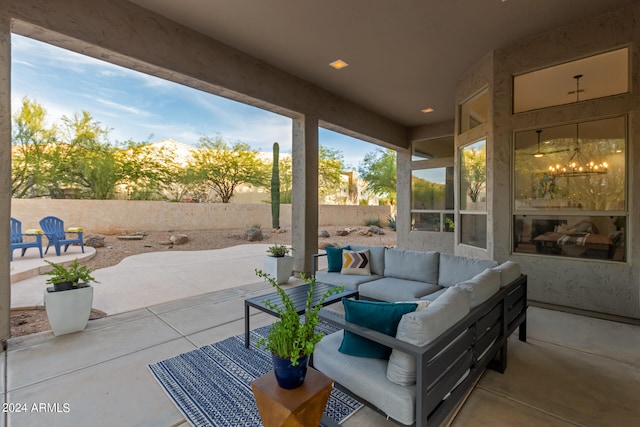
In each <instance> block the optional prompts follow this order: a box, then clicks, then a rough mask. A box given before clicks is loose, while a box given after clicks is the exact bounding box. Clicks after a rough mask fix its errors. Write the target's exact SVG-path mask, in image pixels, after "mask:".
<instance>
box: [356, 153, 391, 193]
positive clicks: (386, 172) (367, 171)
mask: <svg viewBox="0 0 640 427" xmlns="http://www.w3.org/2000/svg"><path fill="white" fill-rule="evenodd" d="M358 173H359V174H360V178H361V179H363V180H364V181H366V182H367V185H368V188H369V190H371V192H372V193H373V194H375V195H377V196H378V197H384V198H388V199H389V200H390V202H391V204H395V202H396V153H395V151H393V150H383V149H377V150H376V151H374V152H371V153H367V154H365V156H364V159H363V160H362V162H361V163H360V166H359V167H358Z"/></svg>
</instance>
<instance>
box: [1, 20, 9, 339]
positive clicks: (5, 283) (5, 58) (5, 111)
mask: <svg viewBox="0 0 640 427" xmlns="http://www.w3.org/2000/svg"><path fill="white" fill-rule="evenodd" d="M0 13H2V12H0ZM10 76H11V21H10V20H9V18H8V17H7V15H5V14H3V15H0V341H1V342H2V347H3V349H5V347H6V342H7V340H8V339H9V338H10V337H11V283H10V272H9V218H10V217H11V83H10Z"/></svg>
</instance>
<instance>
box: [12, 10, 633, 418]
mask: <svg viewBox="0 0 640 427" xmlns="http://www.w3.org/2000/svg"><path fill="white" fill-rule="evenodd" d="M178 3H179V4H180V5H179V6H178ZM270 3H271V2H264V4H262V3H261V4H260V5H259V6H257V5H252V6H249V3H247V4H246V5H243V6H241V5H237V2H222V1H218V2H199V1H192V2H190V3H189V4H188V5H185V4H183V2H169V1H153V0H135V1H126V0H115V1H106V0H105V1H96V2H86V1H81V0H57V1H48V2H42V1H37V0H7V1H5V2H4V3H3V4H4V5H5V7H4V8H2V10H0V223H5V224H9V218H10V216H11V184H10V183H11V179H10V176H11V159H10V157H11V156H10V155H9V154H8V153H10V152H11V140H12V138H11V136H12V133H11V132H12V129H11V114H12V111H11V79H12V77H13V76H12V72H11V67H10V64H11V61H10V58H11V34H12V33H17V34H21V35H24V36H27V37H32V38H35V39H37V40H41V41H44V42H47V43H52V44H55V45H57V46H60V47H64V48H67V49H71V50H74V51H76V52H80V53H83V54H86V55H90V56H94V57H97V58H101V59H104V60H107V61H109V62H112V63H115V64H118V65H122V66H125V67H128V68H131V69H134V70H138V71H141V72H144V73H148V74H151V75H155V76H158V77H162V78H164V79H167V80H171V81H174V82H177V83H181V84H185V85H188V86H190V87H193V88H196V89H199V90H202V91H206V92H209V93H213V94H216V95H221V96H225V97H228V98H230V99H234V100H237V101H240V102H244V103H247V104H250V105H253V106H257V107H260V108H264V109H267V110H269V111H272V112H276V113H279V114H282V115H284V116H287V117H290V118H291V119H292V122H293V126H292V142H293V153H292V156H293V178H294V179H293V197H292V221H293V234H292V238H293V241H292V243H293V246H294V247H295V248H296V252H295V258H296V259H295V266H294V268H295V270H296V271H299V272H309V271H310V270H311V254H313V253H315V252H317V247H318V237H317V231H318V230H317V229H318V197H317V190H318V175H317V171H318V129H319V127H323V128H327V129H330V130H334V131H337V132H342V133H345V134H347V135H350V136H354V137H356V138H360V139H363V140H365V141H368V142H372V143H375V144H378V145H380V146H382V147H386V148H391V149H393V150H395V151H396V152H397V204H398V206H397V218H398V219H397V227H398V228H397V230H398V246H399V247H400V248H402V249H411V250H437V251H440V252H445V253H454V254H456V255H462V256H471V257H477V258H487V259H494V260H496V261H499V262H504V261H506V260H513V261H516V262H518V263H519V264H520V265H521V269H522V271H523V272H524V273H526V274H528V276H529V288H528V289H529V300H530V301H531V302H532V304H537V305H538V307H531V308H530V310H529V322H528V323H529V328H528V330H529V342H527V343H521V342H518V341H517V340H514V341H513V343H510V347H509V355H510V362H509V368H508V370H507V372H506V374H505V375H499V374H496V373H494V372H489V373H486V374H485V375H484V377H483V378H482V380H481V381H480V382H479V383H478V385H477V386H476V387H475V389H474V391H473V392H472V393H471V395H470V397H469V398H468V399H467V400H466V402H465V404H464V405H463V407H462V409H461V410H460V411H459V412H458V413H457V414H456V415H455V417H454V419H453V421H452V422H453V425H471V424H473V425H496V424H502V425H540V424H542V425H545V424H546V425H612V426H614V425H615V426H617V425H635V424H638V423H639V421H640V420H639V418H640V417H639V414H638V408H639V407H640V405H639V403H640V401H639V400H638V397H637V393H635V390H636V389H637V387H638V383H639V382H640V379H639V378H638V372H639V365H640V363H639V362H640V361H639V360H638V354H640V351H638V350H640V348H639V346H640V336H639V332H638V328H639V326H638V324H639V323H640V263H639V262H638V261H639V260H640V244H639V242H640V226H639V224H638V220H639V218H638V215H636V214H633V215H632V213H635V212H638V203H639V200H638V188H640V174H638V173H637V172H636V171H637V170H638V169H639V167H640V150H639V149H638V141H640V126H638V117H639V116H638V115H639V114H640V92H639V91H638V87H640V31H638V23H639V22H640V3H639V2H638V1H633V0H615V1H607V2H602V1H600V0H581V1H579V2H572V3H571V4H569V3H568V2H567V3H566V4H565V3H562V4H558V2H555V1H552V0H545V1H544V2H543V3H544V4H543V3H540V2H539V1H524V2H517V1H511V0H510V1H499V0H482V1H479V2H473V6H469V5H468V4H467V5H462V2H448V3H447V4H446V5H440V6H438V7H436V6H435V5H433V3H432V2H424V4H418V3H410V4H409V6H410V7H409V6H406V5H402V6H400V5H395V4H394V5H393V6H392V5H391V4H389V5H387V4H384V5H376V6H372V5H369V4H367V3H366V2H365V3H359V2H355V3H350V4H349V6H348V7H347V6H345V5H344V3H343V2H338V1H335V2H333V1H332V2H328V3H327V2H323V7H322V8H320V9H319V8H317V7H316V8H314V6H310V5H306V3H303V2H287V1H280V2H274V3H273V4H270ZM309 4H311V3H309ZM405 6H406V7H405ZM440 7H441V8H440ZM253 8H266V9H259V10H257V9H253ZM256 12H260V13H256ZM291 12H293V14H291ZM266 18H269V19H266ZM201 19H202V20H201ZM207 19H209V20H207ZM319 22H320V23H322V24H323V26H322V27H320V29H319V28H318V27H312V26H311V25H312V24H314V25H318V23H319ZM325 23H331V24H332V25H333V24H335V27H333V26H332V25H329V27H324V24H325ZM347 24H349V25H347ZM327 28H329V30H327ZM311 29H315V32H314V31H311ZM425 29H427V30H428V31H426V32H424V31H425ZM254 30H255V31H254ZM419 30H420V31H419ZM241 36H243V37H241ZM245 36H246V37H245ZM278 36H280V38H278ZM463 36H464V37H463ZM343 48H344V50H343ZM620 50H621V51H623V57H625V58H626V61H627V62H626V65H625V66H619V65H618V66H616V70H618V69H624V70H627V71H628V73H627V74H626V76H627V77H626V78H625V79H623V80H625V81H627V86H626V89H623V90H621V91H618V92H615V93H613V94H608V95H603V96H601V97H594V98H590V99H587V98H581V99H580V98H579V96H576V94H578V95H579V94H580V93H581V92H580V89H579V88H575V91H574V93H572V94H571V95H572V98H571V101H570V102H567V103H557V102H556V103H552V104H550V105H547V106H544V107H540V108H532V109H527V108H521V109H520V110H518V108H519V107H517V106H515V105H514V96H515V95H514V91H515V89H514V80H515V78H516V77H517V76H521V75H524V74H527V73H529V72H532V71H536V70H541V69H547V68H549V67H553V66H556V65H559V64H565V63H572V64H573V63H580V61H581V60H583V59H585V58H588V57H592V56H596V55H599V54H602V53H609V52H613V51H620ZM343 51H344V52H348V53H349V55H350V57H349V58H346V57H345V58H343V59H344V60H347V62H349V61H351V64H350V66H349V67H348V68H347V69H346V70H342V71H336V70H328V69H327V70H325V69H323V71H317V69H316V68H315V67H319V66H320V64H322V67H325V68H326V67H328V66H327V64H328V63H329V62H331V61H333V60H335V59H338V58H336V56H339V55H342V52H343ZM396 54H397V56H396ZM400 54H402V55H400ZM351 58H353V59H351ZM431 58H436V59H435V61H431V60H430V59H431ZM389 65H393V66H389ZM349 70H354V71H353V73H352V74H348V72H349ZM345 71H346V72H347V73H346V74H345V73H344V72H345ZM336 72H337V73H340V72H343V74H330V73H336ZM605 74H606V73H605ZM577 75H579V74H576V76H577ZM345 76H346V77H345ZM343 77H344V78H343ZM574 77H575V76H574ZM572 79H573V78H572V77H571V76H569V78H568V80H569V81H570V82H571V81H572ZM578 80H579V79H576V81H578ZM584 81H586V80H584ZM571 83H572V84H573V82H571ZM545 86H549V85H545ZM572 89H574V87H572ZM582 89H583V90H587V91H589V90H591V89H590V88H589V87H586V89H585V87H583V88H582ZM557 92H558V93H560V92H566V91H565V90H564V89H562V90H558V91H557ZM478 95H482V97H481V98H480V99H481V100H482V102H480V103H479V104H481V105H480V106H478V103H474V102H473V101H477V99H478V98H477V96H478ZM574 97H575V98H574ZM432 107H433V110H434V112H433V113H427V112H424V113H423V112H421V110H424V111H428V110H429V108H432ZM474 108H479V110H480V111H481V112H484V113H483V114H480V115H479V116H478V115H476V114H474V113H475V112H476V111H475V110H474ZM470 110H471V111H470ZM610 119H611V120H617V121H618V122H620V123H621V125H620V126H621V129H622V132H618V133H620V135H621V136H618V135H617V134H616V137H615V138H612V139H616V141H617V140H618V139H619V140H621V141H622V142H623V145H624V150H620V151H619V152H617V151H616V153H617V154H619V155H620V156H619V157H620V159H621V160H620V161H619V164H620V165H622V166H621V167H622V168H623V169H622V170H623V172H624V173H623V175H622V177H623V178H622V179H621V180H620V185H619V186H620V188H621V192H620V193H619V194H616V200H614V202H615V203H613V204H610V205H611V206H614V207H611V206H610V205H607V207H606V208H597V209H596V208H584V207H583V206H582V205H581V204H579V203H577V204H576V203H574V202H573V199H571V197H573V194H569V192H568V191H567V190H566V189H565V194H563V197H564V199H568V200H559V201H558V200H556V199H551V196H550V195H548V192H547V191H546V190H548V188H546V189H545V188H539V187H536V188H535V189H529V188H526V187H527V186H521V187H522V188H524V189H522V188H521V187H518V185H519V183H518V181H517V179H518V173H519V172H520V170H519V169H518V168H517V166H516V165H517V163H516V160H515V157H516V154H517V150H518V144H519V142H520V139H519V137H520V136H522V135H524V136H526V134H527V133H530V134H532V135H535V132H536V131H537V130H542V129H547V128H549V129H554V130H555V129H556V128H560V127H562V126H571V127H572V128H575V129H576V134H575V140H576V144H578V136H577V131H578V128H579V125H580V124H584V123H589V122H594V121H602V122H603V121H606V120H610ZM583 135H584V134H583ZM538 136H539V134H538ZM594 138H595V137H594ZM525 139H526V138H525ZM604 139H607V138H604ZM597 140H598V141H600V139H597ZM442 141H445V142H444V144H448V146H447V147H448V148H447V150H445V151H446V152H447V153H448V154H445V155H440V156H438V155H436V156H431V155H430V154H428V155H425V154H424V153H421V152H420V150H419V148H423V147H424V146H425V144H426V145H427V146H429V144H431V143H433V142H435V143H436V145H440V144H441V143H442ZM480 141H484V147H485V150H486V152H485V156H486V157H485V165H486V167H485V175H486V176H485V179H486V186H485V188H484V190H483V191H484V193H482V194H481V197H480V198H479V199H478V200H476V199H477V197H478V193H475V194H472V195H471V196H472V197H470V198H469V197H467V194H465V191H464V187H463V184H464V182H465V181H464V177H463V174H462V171H463V160H462V158H463V156H464V153H465V152H470V151H473V150H471V148H473V146H474V145H475V144H477V143H478V142H480ZM524 147H525V149H523V150H522V152H525V151H526V152H527V153H528V151H527V150H529V151H531V150H532V148H531V147H535V142H533V143H531V142H530V141H529V142H527V143H525V144H524ZM538 147H540V142H539V141H538ZM529 154H531V156H530V157H533V151H531V153H529ZM420 156H422V157H420ZM416 157H417V159H416ZM424 168H441V169H442V170H443V171H444V170H446V175H445V178H446V182H447V183H448V184H449V187H448V197H450V201H451V203H452V205H451V206H450V207H447V208H446V209H445V208H442V209H440V208H439V209H429V208H423V207H421V206H418V205H417V204H414V203H413V202H414V196H415V195H414V194H413V193H412V182H414V181H415V177H417V176H418V171H420V170H423V169H424ZM612 169H613V168H612ZM443 174H444V172H443ZM532 176H533V175H532ZM563 178H564V177H563ZM567 180H568V178H567ZM544 183H546V182H543V181H542V179H541V180H540V183H536V185H538V184H540V185H541V184H544ZM531 187H533V185H532V186H531ZM521 190H522V193H523V194H520V193H518V191H521ZM534 190H535V191H534ZM542 190H544V191H542ZM531 193H536V197H533V196H531ZM567 194H569V196H567ZM538 195H540V198H539V199H537V196H538ZM544 197H546V199H544ZM471 201H472V202H473V204H472V203H470V202H471ZM476 202H480V203H476ZM538 202H543V203H544V204H545V206H547V207H548V206H551V207H549V208H545V209H546V210H540V209H541V208H540V207H539V205H540V203H538ZM551 202H553V203H551ZM563 209H564V210H563ZM432 210H433V211H435V212H432ZM567 211H568V214H567V215H568V216H569V217H570V219H574V218H575V219H581V218H579V216H580V215H583V216H595V217H597V218H598V219H599V220H602V221H603V222H607V225H609V226H611V227H613V225H614V218H615V221H617V220H618V218H620V219H621V221H622V224H623V227H621V228H622V230H616V231H622V237H623V239H622V242H624V246H623V247H622V249H620V247H613V245H614V239H613V237H614V235H613V234H611V237H608V236H607V237H606V238H607V239H609V240H608V241H607V245H608V246H612V247H611V248H610V249H611V251H609V250H607V251H604V252H614V253H620V252H623V255H622V256H621V257H617V258H616V259H613V257H611V258H607V257H606V256H604V257H600V258H598V257H592V258H587V257H582V258H581V257H577V256H573V257H572V256H567V253H566V252H565V253H562V252H561V248H556V247H554V248H553V249H554V250H556V251H557V252H558V253H542V252H536V250H535V245H533V249H532V250H531V251H530V252H523V251H520V249H519V248H518V244H519V243H530V241H532V240H533V238H534V237H535V236H534V234H535V233H533V231H536V229H540V235H542V234H543V233H555V232H556V231H558V230H560V229H562V230H566V229H568V228H569V227H568V226H571V225H573V223H574V222H577V220H576V221H573V222H567V219H566V218H562V217H561V216H562V215H560V214H559V212H560V213H562V212H567ZM540 212H542V214H540ZM432 214H436V215H438V216H439V218H440V220H439V221H440V223H442V224H444V222H445V218H448V219H449V220H450V221H451V222H452V223H453V224H455V227H453V228H451V229H449V230H447V229H446V227H444V225H440V228H439V231H434V230H425V229H420V227H421V225H420V224H419V223H424V224H428V223H429V221H426V220H425V221H418V219H420V220H422V219H425V218H427V219H429V220H430V219H431V217H430V215H432ZM536 215H539V216H543V218H542V219H540V220H538V221H537V222H535V221H533V220H531V217H535V216H536ZM545 215H546V216H545ZM557 217H560V218H557ZM416 218H417V219H416ZM523 222H524V223H526V224H527V226H526V227H525V226H523V225H522V224H523ZM527 227H528V229H527ZM545 227H547V228H546V229H545ZM616 228H617V226H616ZM523 230H524V231H523ZM590 230H591V231H589V233H596V234H597V232H594V231H593V227H592V228H591V229H590ZM476 232H478V233H476ZM571 232H572V233H573V232H575V230H572V231H571ZM580 232H582V231H580ZM527 233H528V234H527ZM563 233H565V231H563ZM566 233H570V231H568V230H567V231H566ZM584 233H586V231H585V232H584ZM603 234H604V233H603ZM523 235H526V236H527V237H525V238H523V237H522V236H523ZM562 235H564V234H562ZM567 235H569V234H567ZM570 237H571V236H570ZM574 237H575V236H574ZM523 240H524V241H523ZM585 240H586V238H585ZM583 252H584V251H583ZM10 274H11V272H10V267H9V229H8V227H5V228H3V229H2V230H0V339H1V340H2V342H3V348H4V350H5V351H4V353H3V354H4V357H3V358H1V359H0V366H2V369H3V371H4V372H5V373H6V375H5V376H4V378H5V380H4V381H3V382H2V385H1V387H0V388H1V389H2V392H3V395H4V398H5V402H7V403H10V402H11V403H18V402H29V403H33V402H60V403H64V402H68V403H70V406H71V410H70V411H69V412H68V413H60V414H44V413H35V412H32V413H8V414H6V415H5V417H4V418H3V419H2V421H1V424H2V425H35V424H40V423H44V422H46V423H47V424H52V425H95V424H96V423H98V424H99V423H100V422H104V423H105V425H116V424H120V425H180V424H183V423H184V420H183V419H182V417H181V415H180V413H179V412H178V411H177V410H176V409H175V408H174V407H173V405H171V404H170V402H169V401H168V400H167V398H166V397H165V396H164V395H163V394H162V392H161V390H160V389H159V388H158V387H157V386H156V384H154V382H153V378H152V377H151V376H150V375H149V373H148V371H147V369H146V365H147V364H149V363H153V362H155V361H158V360H162V359H165V358H167V357H171V356H173V355H176V354H179V353H181V352H184V351H188V350H191V349H193V348H196V347H198V346H201V345H204V344H209V343H211V342H213V341H217V340H218V339H221V338H224V337H228V336H230V335H234V334H238V333H240V332H242V324H243V323H242V319H241V317H242V313H243V311H242V300H243V299H244V298H246V297H247V296H250V295H258V294H260V293H265V292H267V290H268V289H267V286H266V284H263V283H257V282H256V281H254V282H250V283H246V284H238V286H236V287H233V288H231V289H225V290H220V291H215V292H212V293H209V294H207V295H206V296H204V297H203V296H197V297H195V296H190V297H187V298H184V299H178V300H176V301H175V302H171V303H166V304H160V305H152V306H150V307H146V308H144V309H139V310H135V311H130V312H127V313H124V314H120V315H117V316H112V317H107V318H105V319H101V320H96V321H94V322H92V323H91V325H90V327H89V329H88V330H87V331H85V332H84V333H81V334H74V335H70V336H65V337H58V338H54V337H52V336H50V335H47V334H43V335H37V336H32V337H29V338H25V339H10V324H9V310H10V307H11V300H12V295H11V294H12V286H11V285H10ZM209 277H210V276H209ZM185 296H186V295H185ZM542 307H544V308H542ZM270 320H271V319H269V318H268V317H266V316H265V317H263V315H262V314H260V315H256V316H255V320H252V324H253V325H256V326H258V325H261V324H267V323H268V322H269V321H270ZM623 322H624V323H623ZM61 396H63V398H62V397H61ZM63 401H64V402H63ZM387 423H389V421H387V420H385V419H384V418H383V417H381V416H380V415H378V414H374V413H373V412H372V411H370V410H365V411H361V412H359V413H358V414H356V416H354V417H352V418H351V419H349V420H348V421H347V422H346V423H345V425H351V426H358V425H385V424H387Z"/></svg>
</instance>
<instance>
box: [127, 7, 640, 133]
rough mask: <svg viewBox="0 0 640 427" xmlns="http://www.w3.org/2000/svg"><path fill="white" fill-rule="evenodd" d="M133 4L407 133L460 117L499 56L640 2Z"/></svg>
mask: <svg viewBox="0 0 640 427" xmlns="http://www.w3.org/2000/svg"><path fill="white" fill-rule="evenodd" d="M131 1H132V2H133V3H136V4H139V5H140V6H142V7H144V8H146V9H149V10H152V11H154V12H156V13H158V14H160V15H163V16H165V17H167V18H169V19H171V20H173V21H176V22H178V23H180V24H182V25H185V26H187V27H189V28H192V29H194V30H196V31H199V32H201V33H204V34H206V35H208V36H210V37H212V38H214V39H216V40H218V41H221V42H223V43H225V44H227V45H230V46H233V47H235V48H237V49H239V50H241V51H244V52H246V53H248V54H250V55H252V56H254V57H257V58H259V59H261V60H263V61H265V62H267V63H269V64H271V65H273V66H275V67H278V68H280V69H282V70H284V71H287V72H289V73H291V74H293V75H296V76H298V77H300V78H302V79H305V80H307V81H310V82H312V83H314V84H316V85H318V86H321V87H323V88H325V89H327V90H329V91H332V92H334V93H337V94H339V95H340V96H342V97H344V98H346V99H349V100H351V101H353V102H355V103H357V104H360V105H362V106H364V107H366V108H368V109H370V110H372V111H374V112H377V113H379V114H382V115H384V116H386V117H389V118H390V119H392V120H395V121H396V122H398V123H400V124H402V125H405V126H416V125H421V124H427V123H435V122H440V121H444V120H447V119H451V118H453V116H454V113H455V106H454V91H455V82H456V80H457V79H458V78H459V77H461V76H462V75H463V74H464V73H465V71H466V70H468V69H469V68H470V67H471V66H473V65H474V64H475V63H476V62H477V61H479V60H480V59H481V58H482V57H484V56H485V55H486V54H487V53H489V52H490V51H491V50H492V49H495V48H500V47H505V46H508V45H510V44H512V43H514V42H516V41H518V40H521V39H523V38H527V37H530V36H532V35H535V34H538V33H541V32H544V31H548V30H551V29H554V28H557V27H559V26H563V25H566V24H569V23H573V22H576V21H580V20H582V19H584V18H587V17H592V16H596V15H599V14H602V13H605V12H607V11H609V10H614V9H617V8H619V7H622V6H625V5H628V4H631V3H635V2H637V0H571V1H569V0H268V1H267V0H180V1H175V0H131ZM338 58H339V59H343V60H344V61H346V62H348V63H349V66H348V67H347V68H344V69H342V70H334V69H333V68H331V67H329V65H328V64H329V63H330V62H332V61H334V60H336V59H338ZM426 107H432V108H434V109H435V111H434V112H433V113H429V114H425V113H422V112H420V110H421V109H423V108H426Z"/></svg>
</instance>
